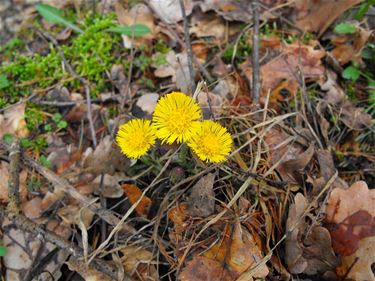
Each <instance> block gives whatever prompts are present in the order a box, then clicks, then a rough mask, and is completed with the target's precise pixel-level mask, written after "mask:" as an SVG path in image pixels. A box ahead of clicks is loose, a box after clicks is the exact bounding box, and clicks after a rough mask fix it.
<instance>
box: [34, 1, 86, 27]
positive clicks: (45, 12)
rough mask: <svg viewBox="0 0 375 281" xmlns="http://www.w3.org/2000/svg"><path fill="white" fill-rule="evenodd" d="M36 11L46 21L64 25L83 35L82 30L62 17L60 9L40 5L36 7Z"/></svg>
mask: <svg viewBox="0 0 375 281" xmlns="http://www.w3.org/2000/svg"><path fill="white" fill-rule="evenodd" d="M36 9H37V11H38V12H39V14H40V15H41V16H42V17H43V18H45V19H46V21H48V22H50V23H56V24H62V25H65V26H66V27H69V28H71V29H73V30H74V31H76V32H78V33H83V30H82V29H80V28H79V27H78V26H76V25H75V24H73V23H72V22H70V21H68V20H67V19H66V18H64V17H63V16H62V12H61V11H60V10H59V9H57V8H55V7H52V6H50V5H47V4H38V5H36Z"/></svg>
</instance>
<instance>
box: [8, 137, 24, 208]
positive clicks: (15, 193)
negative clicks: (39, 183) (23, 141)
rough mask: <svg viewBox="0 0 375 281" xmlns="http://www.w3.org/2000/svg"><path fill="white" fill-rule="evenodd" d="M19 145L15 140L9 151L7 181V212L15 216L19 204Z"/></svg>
mask: <svg viewBox="0 0 375 281" xmlns="http://www.w3.org/2000/svg"><path fill="white" fill-rule="evenodd" d="M20 153H21V152H20V145H19V142H18V140H15V141H14V142H13V143H12V145H11V146H10V149H9V162H10V163H9V171H10V177H9V181H8V199H9V203H8V207H7V209H8V211H10V212H13V213H15V214H18V213H19V204H20V191H19V186H20V178H19V166H20Z"/></svg>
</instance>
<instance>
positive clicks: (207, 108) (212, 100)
mask: <svg viewBox="0 0 375 281" xmlns="http://www.w3.org/2000/svg"><path fill="white" fill-rule="evenodd" d="M198 103H199V105H200V107H201V108H202V111H203V117H204V118H210V117H211V115H212V113H213V114H219V113H220V112H221V111H222V108H223V104H224V98H223V97H222V96H220V95H217V94H214V93H213V92H205V91H202V92H200V93H199V95H198Z"/></svg>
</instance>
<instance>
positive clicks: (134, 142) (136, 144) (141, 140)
mask: <svg viewBox="0 0 375 281" xmlns="http://www.w3.org/2000/svg"><path fill="white" fill-rule="evenodd" d="M129 143H130V144H131V146H132V147H133V148H134V149H144V148H145V147H147V145H148V139H147V135H146V134H145V133H144V132H143V131H142V130H138V131H135V132H133V133H132V134H130V135H129Z"/></svg>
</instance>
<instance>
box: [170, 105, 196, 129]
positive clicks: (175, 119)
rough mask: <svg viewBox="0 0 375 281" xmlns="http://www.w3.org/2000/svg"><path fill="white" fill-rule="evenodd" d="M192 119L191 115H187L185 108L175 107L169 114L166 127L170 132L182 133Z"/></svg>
mask: <svg viewBox="0 0 375 281" xmlns="http://www.w3.org/2000/svg"><path fill="white" fill-rule="evenodd" d="M192 121H193V120H192V117H191V116H189V114H188V112H187V110H185V109H183V108H182V109H177V110H175V111H174V112H172V113H171V114H170V116H169V119H168V120H167V127H168V130H169V131H170V132H173V133H175V134H182V133H184V132H185V130H186V128H187V127H188V126H189V124H190V123H191V122H192Z"/></svg>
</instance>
